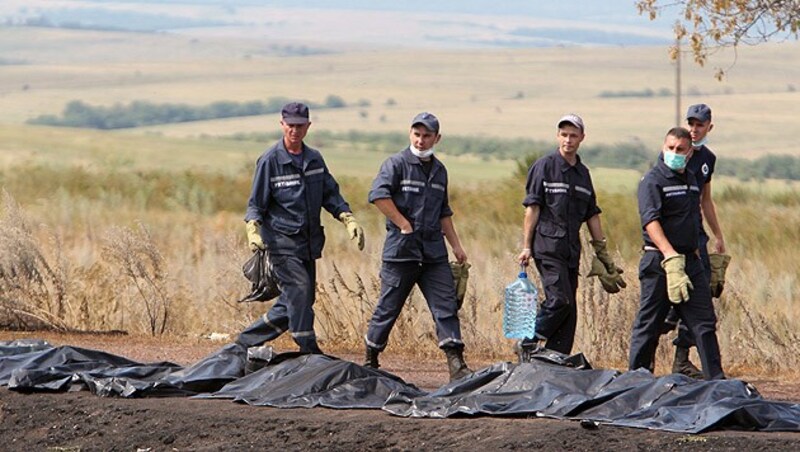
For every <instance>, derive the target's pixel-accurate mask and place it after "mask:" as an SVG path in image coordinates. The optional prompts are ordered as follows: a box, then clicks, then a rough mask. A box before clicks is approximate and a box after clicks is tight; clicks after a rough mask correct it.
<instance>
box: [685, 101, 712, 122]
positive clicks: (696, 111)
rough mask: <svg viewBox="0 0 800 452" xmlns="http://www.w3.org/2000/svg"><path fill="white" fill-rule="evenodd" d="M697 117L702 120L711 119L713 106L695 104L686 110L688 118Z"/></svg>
mask: <svg viewBox="0 0 800 452" xmlns="http://www.w3.org/2000/svg"><path fill="white" fill-rule="evenodd" d="M690 119H697V120H699V121H702V122H706V121H711V108H710V107H709V106H708V105H706V104H695V105H692V106H690V107H689V109H688V110H686V120H687V121H688V120H690Z"/></svg>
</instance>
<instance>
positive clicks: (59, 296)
mask: <svg viewBox="0 0 800 452" xmlns="http://www.w3.org/2000/svg"><path fill="white" fill-rule="evenodd" d="M0 52H2V55H3V59H2V60H0V63H2V64H0V99H2V105H3V108H0V188H2V198H3V200H2V206H0V322H2V325H0V326H3V327H25V328H42V327H48V328H55V329H60V330H76V329H77V330H92V331H106V330H124V331H128V332H130V333H132V334H154V335H162V334H163V335H166V336H168V337H169V336H173V337H174V336H189V337H199V336H205V335H209V334H211V333H223V334H229V335H231V337H233V336H234V335H235V334H236V333H237V332H238V331H239V330H241V329H242V328H243V327H244V326H246V325H247V324H248V323H249V322H250V321H251V320H253V319H254V318H256V317H257V316H259V315H261V314H262V313H263V312H264V311H266V310H267V309H268V308H269V305H270V304H269V303H256V304H248V305H243V304H238V303H237V302H236V300H237V299H239V298H240V297H242V296H244V295H245V294H247V293H248V291H249V289H250V288H249V286H248V283H247V282H246V280H245V279H244V277H243V275H242V272H241V266H242V264H243V263H244V261H245V260H246V259H247V258H248V257H249V254H250V253H249V251H248V249H247V247H246V244H245V237H244V228H243V222H242V217H243V214H244V210H245V203H246V200H247V196H248V193H249V188H250V178H251V177H252V169H253V164H254V162H255V160H256V158H257V157H258V156H259V155H260V154H261V153H262V152H263V150H264V149H266V148H267V147H268V146H270V145H271V144H272V142H269V141H256V140H250V141H248V140H233V139H230V136H231V135H233V134H235V133H240V132H241V133H247V134H253V133H270V132H276V131H277V130H278V115H277V114H275V115H264V116H253V117H246V118H228V119H224V120H213V121H198V122H191V123H182V124H167V125H158V126H150V127H140V128H134V129H121V130H114V131H98V130H88V129H74V128H62V127H47V126H34V125H27V124H25V122H26V121H27V120H28V119H30V118H33V117H36V116H38V115H42V114H60V113H61V111H62V109H63V107H64V105H65V104H66V103H67V102H69V101H71V100H81V101H83V102H87V103H89V104H92V105H113V104H115V103H129V102H132V101H135V100H149V101H152V102H172V103H186V104H192V105H204V104H208V103H211V102H215V101H220V100H230V101H237V102H245V101H252V100H265V99H268V98H272V97H277V96H285V97H293V98H299V99H306V100H309V101H313V102H322V101H323V100H324V99H325V98H326V96H328V95H337V96H341V97H342V98H343V99H344V100H345V101H347V103H348V106H346V107H344V108H340V109H319V110H312V121H313V125H312V128H311V132H310V134H309V137H308V141H309V142H310V143H314V140H315V138H314V135H315V133H316V132H317V131H332V132H346V131H350V130H358V131H375V132H404V131H406V130H407V128H408V121H409V119H410V118H411V117H413V115H414V114H415V113H417V112H419V111H421V110H430V111H433V112H435V113H436V114H437V115H438V116H439V117H440V118H441V120H442V132H443V134H444V138H443V142H442V149H446V143H447V138H448V135H458V136H461V137H464V136H467V137H496V138H498V139H508V138H514V137H524V138H530V139H535V140H545V141H549V140H554V138H555V137H554V135H555V124H554V121H555V120H556V118H558V117H559V116H560V115H561V114H563V113H565V112H569V111H574V112H578V113H580V114H581V115H582V116H583V118H584V119H585V121H586V123H587V139H586V140H587V141H586V144H587V145H588V144H589V143H591V144H609V145H612V144H615V143H628V142H638V143H644V144H645V145H646V146H647V147H648V148H652V149H653V155H654V157H655V154H656V153H657V150H658V148H659V145H660V142H661V139H662V137H663V135H664V133H665V131H666V130H667V129H668V128H670V127H671V126H672V125H673V124H674V122H675V111H674V98H673V97H671V96H663V97H660V96H652V97H625V96H611V97H601V96H600V94H601V93H602V92H604V91H609V92H612V93H613V92H616V93H623V92H626V91H641V90H644V89H652V90H655V91H658V90H661V89H662V88H663V89H673V87H674V80H673V77H674V67H673V66H672V65H671V64H670V63H669V62H668V61H667V59H666V57H665V53H666V50H665V49H660V48H602V49H579V48H575V49H569V48H559V49H534V50H502V51H497V50H495V51H448V52H444V51H437V52H433V51H426V52H418V51H413V52H412V51H408V50H406V51H380V52H379V51H374V50H369V49H363V48H362V49H337V50H336V53H331V54H321V55H311V56H303V57H299V56H295V57H277V56H273V55H269V54H263V53H259V45H258V43H255V42H252V41H244V40H238V41H234V42H228V41H218V40H211V39H203V40H199V41H198V40H197V39H189V38H184V37H179V36H169V35H155V34H125V33H111V32H96V31H64V30H52V29H39V30H37V29H30V28H28V29H15V28H3V27H0ZM412 58H413V59H414V61H415V63H416V64H417V65H418V66H419V67H422V68H425V71H424V74H422V73H416V72H412V73H411V74H409V73H407V72H405V71H401V70H400V69H401V68H404V67H406V66H407V64H408V62H409V61H410V60H411V59H412ZM799 58H800V45H797V44H796V43H795V44H782V45H764V46H759V47H758V49H747V48H746V49H742V50H741V53H740V56H739V60H738V62H737V64H736V66H735V67H734V68H732V69H731V70H730V71H729V78H728V79H727V80H726V81H724V82H722V83H719V82H717V81H715V80H714V79H713V77H712V71H711V70H703V69H700V68H697V67H693V66H691V65H689V64H687V65H685V66H686V67H685V73H684V87H687V88H686V90H687V92H688V93H691V94H688V95H686V96H684V98H683V103H684V104H683V105H684V108H685V106H686V105H688V104H689V103H694V102H701V101H702V102H706V103H709V104H710V105H711V106H712V108H713V109H714V112H715V117H714V122H715V129H714V130H713V132H712V134H711V135H710V138H711V143H710V144H711V146H712V148H713V149H715V150H716V152H717V154H718V156H719V157H720V158H721V159H724V158H725V157H726V156H729V157H747V158H751V157H757V156H761V155H765V154H767V153H786V154H792V155H795V156H800V143H798V142H797V140H796V139H795V137H794V135H793V134H792V133H790V132H791V131H793V130H795V129H796V118H797V117H800V107H798V105H800V94H798V92H797V90H796V88H798V87H797V86H794V84H795V83H797V80H800V66H798V65H797V64H796V62H797V61H798V59H799ZM767 66H768V67H770V68H771V69H770V70H768V71H764V70H763V68H764V67H767ZM321 150H322V151H323V154H324V156H325V158H326V160H327V162H328V164H329V166H330V168H331V170H332V172H333V173H334V174H335V175H336V177H337V178H338V180H339V182H340V184H341V187H342V193H343V194H344V196H345V198H347V200H348V201H349V202H350V205H351V207H352V208H353V210H354V212H355V214H356V217H357V218H358V219H359V221H360V222H361V224H362V225H363V226H364V228H365V230H366V234H367V244H366V248H365V250H364V251H363V252H358V251H357V249H356V248H355V245H354V244H353V243H350V242H349V241H348V240H347V238H346V234H345V231H344V228H343V226H342V225H340V224H339V223H338V222H336V221H334V220H333V219H332V218H330V216H329V215H327V214H324V213H323V216H324V223H325V231H326V236H327V245H326V248H325V251H324V256H323V258H322V259H321V260H320V261H318V270H319V272H318V274H319V279H318V285H317V307H316V311H317V319H316V322H317V324H316V328H317V332H318V334H319V336H320V338H321V346H322V348H323V349H324V350H326V351H332V352H340V351H350V352H352V351H356V350H360V349H361V347H362V346H363V344H362V338H363V335H364V332H365V329H366V325H367V320H368V318H369V316H370V314H371V311H372V309H373V307H374V305H375V302H376V300H377V296H378V287H379V280H378V269H379V266H380V253H381V246H382V242H383V237H384V233H385V229H384V220H383V218H382V217H381V216H380V215H379V213H378V212H377V210H376V209H375V208H374V207H373V206H371V205H369V204H368V203H367V201H366V199H367V192H368V189H369V184H370V182H371V179H372V177H374V175H375V173H376V171H377V169H378V166H379V165H380V163H381V161H382V160H383V159H385V158H386V157H387V154H386V153H384V152H378V151H375V150H372V149H370V148H369V144H365V143H349V142H344V141H335V140H334V141H331V142H328V143H327V144H326V146H325V147H323V148H321ZM398 150H399V149H398ZM440 155H441V157H442V159H443V161H445V163H446V164H447V166H448V169H449V172H450V183H451V186H450V192H451V204H452V206H453V208H454V210H455V217H454V221H455V224H456V228H457V229H458V230H459V232H460V235H461V237H462V241H463V242H464V246H465V249H466V252H467V254H468V255H469V258H470V261H471V262H472V265H473V267H472V270H471V277H470V283H469V290H468V295H467V301H466V304H465V306H464V308H463V310H462V312H461V317H462V322H463V331H464V336H465V341H466V342H467V354H468V356H469V355H472V356H481V357H484V358H487V359H488V358H492V359H511V358H512V353H511V343H510V341H508V340H506V339H504V338H503V336H502V332H501V316H502V293H503V288H504V286H505V285H506V284H508V283H510V282H511V281H512V280H513V279H514V278H515V276H516V274H517V272H518V270H519V269H518V267H517V265H516V264H515V259H514V258H515V256H516V254H517V253H518V251H519V248H520V246H521V243H520V241H521V233H520V231H521V225H522V213H523V212H522V206H521V201H522V198H523V186H524V181H523V180H522V179H521V176H520V174H519V172H518V170H517V162H515V161H513V160H501V159H495V158H488V159H483V158H480V157H478V156H474V155H463V156H454V155H447V153H446V152H442V153H441V154H440ZM592 174H593V177H594V182H595V186H596V187H597V188H598V192H599V194H598V197H599V202H600V206H601V208H602V209H603V212H604V213H603V216H602V220H603V224H604V228H605V230H606V232H607V233H608V235H609V240H610V246H611V248H612V249H613V251H614V253H615V254H616V256H617V257H618V258H619V260H620V262H621V263H622V264H621V265H622V267H623V268H624V269H625V275H624V276H625V278H626V280H627V282H628V288H627V289H625V290H624V291H623V292H622V293H620V294H618V295H615V296H608V295H607V294H605V293H604V292H602V290H601V288H600V286H599V284H597V283H596V282H595V281H593V280H589V279H585V278H581V288H580V289H579V313H580V320H579V325H578V337H577V342H576V346H575V350H576V351H581V352H583V353H585V354H586V355H587V357H588V358H589V360H590V361H591V362H592V363H593V364H595V365H596V366H599V367H603V366H606V367H613V368H619V369H624V368H625V367H626V362H627V351H628V341H629V334H630V329H631V324H632V321H633V317H634V315H635V312H636V309H637V306H638V298H639V288H638V280H637V265H638V258H639V249H640V247H641V232H640V225H639V219H638V214H637V206H636V195H635V191H636V185H637V183H638V180H639V178H640V177H641V175H642V174H641V171H638V170H624V169H609V168H592ZM713 187H714V196H715V199H716V201H717V206H718V207H717V208H718V212H719V216H720V219H721V222H722V227H723V229H724V231H725V235H726V242H727V246H728V250H729V252H730V254H731V255H732V256H733V261H732V263H731V267H730V270H729V272H728V278H727V284H726V288H725V292H724V294H723V296H722V298H721V299H720V300H717V301H716V307H717V312H718V316H719V338H720V342H721V346H722V353H723V363H724V365H725V367H726V369H727V370H728V371H729V373H730V374H732V375H734V376H735V375H737V374H751V373H761V374H765V375H767V374H771V373H774V372H782V373H789V372H796V369H797V368H798V365H799V364H800V362H798V361H800V358H798V356H800V337H799V336H798V333H797V331H800V320H799V319H800V306H798V303H797V301H796V300H797V298H798V295H800V282H799V281H798V277H800V273H799V270H798V268H799V267H798V265H797V258H796V250H797V249H800V232H798V231H800V209H798V206H799V205H800V188H799V187H798V185H797V183H795V182H786V181H778V180H766V181H756V180H752V181H747V182H743V181H740V180H738V179H735V178H731V177H727V178H726V177H715V179H714V185H713ZM584 239H585V238H584ZM588 260H589V256H588V255H586V256H584V261H583V262H582V266H583V267H582V268H583V273H586V268H585V267H586V266H587V265H588ZM530 275H531V277H532V278H533V279H536V278H537V275H536V272H535V271H532V272H531V273H530ZM673 334H674V333H673ZM667 339H671V337H669V338H665V339H663V340H662V347H661V348H660V349H659V354H658V363H659V366H660V367H659V370H662V371H664V370H666V366H667V365H668V364H670V363H671V356H670V353H671V350H670V347H669V346H668V345H667V344H668V341H667ZM390 341H391V342H390V346H389V352H397V353H405V354H409V355H414V354H419V355H425V356H428V355H438V354H439V353H440V352H439V351H438V350H437V349H436V341H435V340H434V327H433V322H432V320H431V318H430V314H429V312H428V309H427V307H426V306H425V303H424V300H422V298H421V297H420V295H419V293H418V292H414V293H413V294H412V296H411V300H410V302H409V303H408V305H407V307H406V309H405V310H404V311H403V313H402V316H401V319H400V321H399V322H398V324H397V326H396V328H395V329H394V331H393V333H392V337H391V339H390ZM278 346H279V347H284V348H292V347H293V345H292V344H291V340H290V339H288V338H282V339H281V340H280V341H279V342H278Z"/></svg>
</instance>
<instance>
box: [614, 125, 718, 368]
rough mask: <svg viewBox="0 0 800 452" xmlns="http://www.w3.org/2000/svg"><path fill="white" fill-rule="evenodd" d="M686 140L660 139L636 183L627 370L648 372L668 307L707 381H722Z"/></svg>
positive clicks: (676, 133)
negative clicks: (639, 239)
mask: <svg viewBox="0 0 800 452" xmlns="http://www.w3.org/2000/svg"><path fill="white" fill-rule="evenodd" d="M691 149H692V146H691V135H690V133H689V131H688V130H686V129H684V128H682V127H675V128H673V129H671V130H670V131H669V132H668V133H667V135H666V137H665V138H664V146H663V149H662V154H661V156H660V157H659V160H658V162H656V165H655V167H653V169H651V170H650V171H648V172H647V174H645V176H644V177H643V178H642V180H641V182H639V190H638V201H639V216H640V218H641V223H642V236H643V239H644V247H643V249H644V253H643V254H642V258H641V260H640V262H639V281H640V287H641V299H640V303H639V312H638V313H637V315H636V320H635V322H634V324H633V333H632V335H631V349H630V356H629V363H628V365H629V368H630V369H631V370H634V369H638V368H641V367H643V368H645V369H649V370H650V371H651V372H652V371H653V366H654V364H653V356H654V355H655V349H656V347H657V346H658V337H659V330H660V329H661V325H662V323H663V322H664V319H665V318H666V316H667V313H668V311H669V309H670V306H674V307H675V309H676V310H677V312H678V315H679V317H680V319H681V321H682V322H684V323H685V324H686V326H687V327H688V328H689V331H690V332H691V333H692V336H693V337H694V338H695V340H696V342H697V350H698V353H699V354H700V360H701V362H702V365H703V375H704V377H705V378H706V379H707V380H713V379H722V378H725V374H724V373H723V371H722V364H721V359H720V354H719V343H718V342H717V317H716V314H715V313H714V306H713V304H712V303H711V290H710V286H709V282H708V278H707V277H706V273H705V269H704V266H703V263H702V260H701V259H700V253H699V251H698V248H697V247H698V243H699V240H700V237H699V235H700V188H699V186H698V184H697V178H696V177H695V175H694V173H693V172H692V171H690V170H687V169H686V164H687V161H688V157H689V154H690V152H691Z"/></svg>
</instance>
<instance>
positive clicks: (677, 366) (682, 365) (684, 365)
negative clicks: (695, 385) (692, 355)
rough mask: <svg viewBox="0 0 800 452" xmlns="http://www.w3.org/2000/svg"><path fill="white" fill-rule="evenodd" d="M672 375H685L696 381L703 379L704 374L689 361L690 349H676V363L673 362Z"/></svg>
mask: <svg viewBox="0 0 800 452" xmlns="http://www.w3.org/2000/svg"><path fill="white" fill-rule="evenodd" d="M672 373H674V374H683V375H686V376H687V377H692V378H694V379H696V380H702V379H703V372H702V371H700V369H698V368H697V366H695V365H694V364H692V362H691V361H689V349H688V348H686V347H675V361H673V362H672Z"/></svg>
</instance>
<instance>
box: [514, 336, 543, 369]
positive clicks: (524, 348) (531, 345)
mask: <svg viewBox="0 0 800 452" xmlns="http://www.w3.org/2000/svg"><path fill="white" fill-rule="evenodd" d="M542 350H543V347H542V345H541V343H540V342H539V341H538V340H531V339H523V340H521V341H517V342H516V343H515V344H514V351H515V352H516V353H517V358H518V359H519V362H520V364H521V363H530V362H533V356H534V355H535V354H537V353H539V352H540V351H542Z"/></svg>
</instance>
